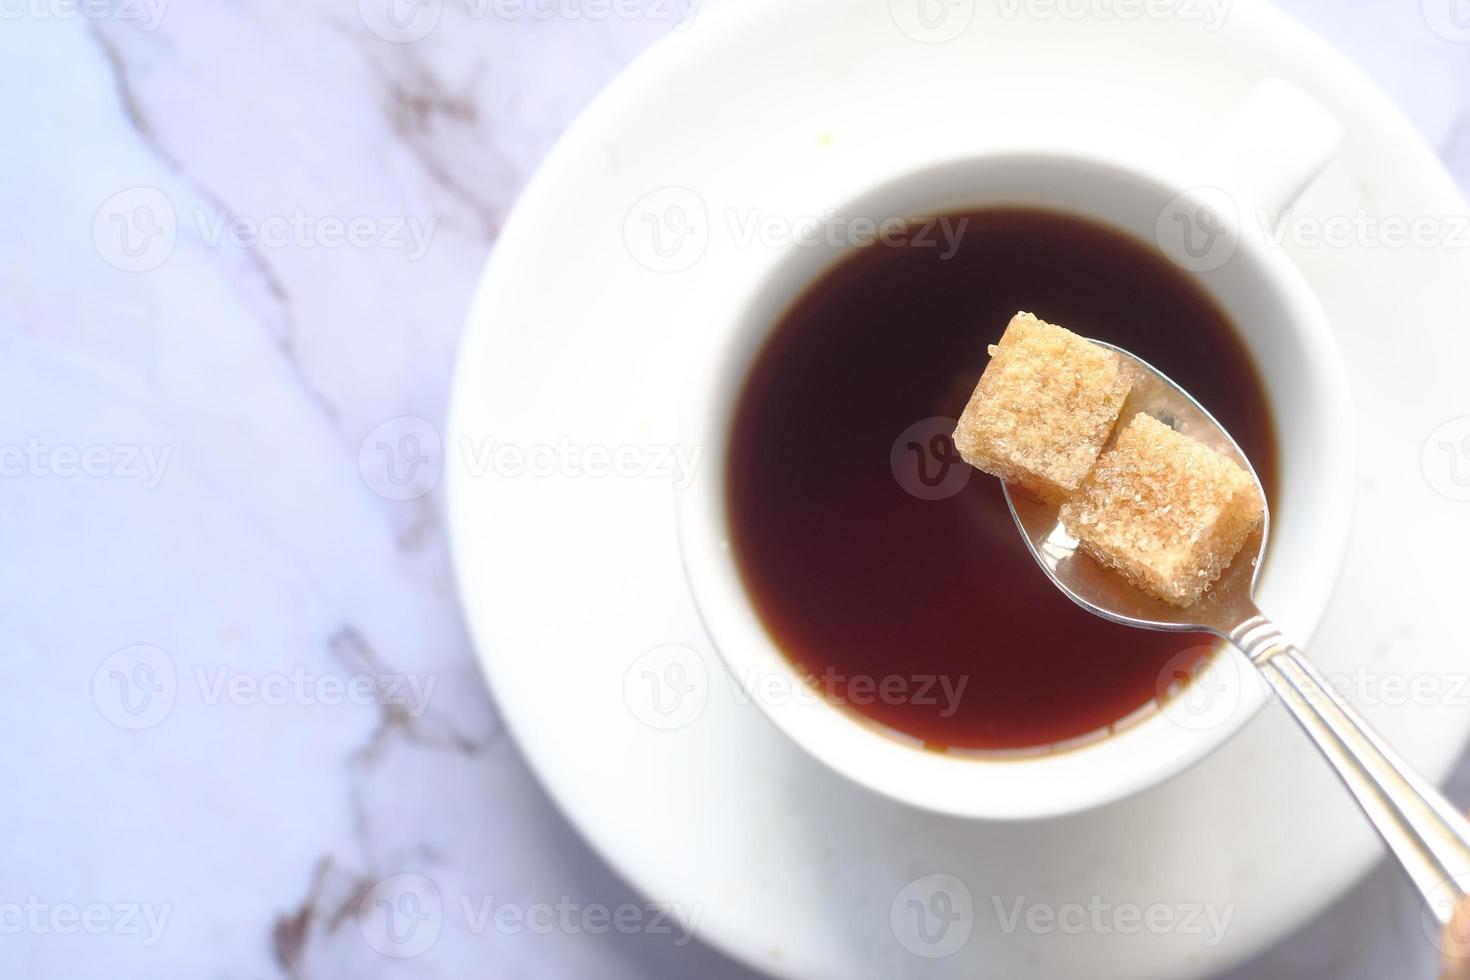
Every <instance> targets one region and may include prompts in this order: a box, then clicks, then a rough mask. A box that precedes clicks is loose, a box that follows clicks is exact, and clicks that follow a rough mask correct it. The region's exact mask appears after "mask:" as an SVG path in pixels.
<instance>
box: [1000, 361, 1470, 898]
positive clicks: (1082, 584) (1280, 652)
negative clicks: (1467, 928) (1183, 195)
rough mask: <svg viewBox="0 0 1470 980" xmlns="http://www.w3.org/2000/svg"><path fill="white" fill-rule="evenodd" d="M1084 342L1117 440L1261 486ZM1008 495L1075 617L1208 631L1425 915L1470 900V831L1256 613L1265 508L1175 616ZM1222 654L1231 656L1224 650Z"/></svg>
mask: <svg viewBox="0 0 1470 980" xmlns="http://www.w3.org/2000/svg"><path fill="white" fill-rule="evenodd" d="M1093 343H1095V344H1098V346H1100V347H1106V348H1108V349H1109V350H1112V351H1114V352H1115V353H1117V354H1118V356H1119V357H1121V358H1122V359H1123V363H1124V367H1125V369H1126V370H1127V371H1128V372H1129V373H1130V374H1131V375H1132V377H1133V389H1132V391H1131V392H1130V394H1129V396H1128V399H1127V400H1126V401H1125V402H1124V404H1123V410H1122V414H1121V416H1120V421H1119V424H1118V425H1117V426H1116V427H1115V436H1114V438H1116V430H1117V429H1121V428H1123V426H1124V425H1126V423H1127V420H1128V419H1131V418H1132V417H1133V416H1134V415H1135V414H1136V413H1138V412H1146V413H1148V414H1149V415H1152V416H1153V417H1155V418H1156V419H1158V420H1159V421H1161V422H1165V423H1167V424H1168V425H1170V426H1172V427H1173V428H1174V429H1175V431H1177V432H1180V433H1183V434H1184V435H1186V436H1189V437H1190V438H1192V439H1196V440H1198V441H1200V442H1202V443H1204V444H1205V445H1207V446H1209V447H1210V448H1212V449H1214V450H1216V451H1217V452H1220V453H1223V454H1224V455H1226V456H1229V457H1230V458H1231V459H1234V460H1235V461H1236V462H1237V463H1239V464H1240V465H1241V467H1242V468H1244V469H1245V471H1246V472H1247V473H1249V474H1250V475H1251V478H1252V479H1254V480H1255V481H1256V486H1257V488H1258V489H1259V488H1260V484H1261V481H1260V478H1259V477H1258V476H1257V475H1256V471H1255V468H1254V467H1253V466H1251V463H1250V460H1249V459H1247V458H1246V456H1245V454H1244V453H1243V452H1241V450H1240V447H1239V446H1238V445H1236V443H1235V440H1234V439H1232V438H1230V434H1229V433H1228V432H1226V431H1225V429H1224V427H1222V426H1221V425H1220V423H1219V422H1217V421H1215V419H1214V417H1213V416H1211V415H1210V413H1209V412H1207V411H1206V410H1205V409H1204V407H1203V406H1202V405H1200V404H1199V403H1198V402H1197V401H1195V400H1194V399H1193V398H1192V397H1190V395H1189V393H1188V392H1186V391H1185V390H1184V389H1182V388H1180V387H1179V386H1178V385H1177V384H1175V383H1174V382H1173V381H1171V380H1170V379H1169V378H1168V377H1167V376H1166V375H1164V374H1163V373H1162V372H1160V371H1159V370H1158V369H1157V368H1154V367H1153V366H1152V365H1150V364H1149V363H1148V362H1146V361H1144V360H1142V359H1141V358H1138V357H1135V356H1133V355H1132V354H1130V353H1128V352H1127V351H1125V350H1120V349H1119V348H1117V347H1114V346H1112V345H1111V344H1104V343H1101V342H1099V341H1093ZM1106 448H1107V446H1104V449H1106ZM1005 495H1006V502H1007V503H1008V504H1009V505H1010V509H1011V516H1012V517H1013V518H1014V519H1015V522H1016V527H1017V528H1018V529H1019V530H1020V532H1021V536H1022V537H1023V538H1024V539H1025V541H1026V544H1027V547H1028V548H1029V549H1030V551H1031V554H1032V556H1033V557H1034V558H1035V559H1036V561H1037V563H1038V564H1040V565H1041V567H1042V569H1043V570H1044V571H1045V572H1046V574H1047V576H1048V577H1050V578H1051V580H1052V582H1054V583H1055V584H1056V586H1057V588H1059V589H1061V590H1062V592H1063V593H1064V594H1066V596H1067V597H1068V598H1070V599H1071V600H1072V601H1073V602H1075V603H1077V604H1078V605H1079V606H1081V607H1082V608H1084V609H1086V610H1088V611H1089V612H1092V613H1094V614H1096V615H1098V616H1102V617H1103V618H1105V619H1110V620H1112V621H1113V622H1115V623H1122V624H1123V625H1125V626H1136V627H1139V628H1140V629H1151V630H1173V631H1188V632H1210V633H1215V634H1217V635H1219V636H1222V637H1225V638H1226V639H1227V640H1229V641H1230V643H1231V644H1232V645H1234V647H1235V648H1236V649H1237V650H1239V652H1240V653H1241V654H1244V655H1245V657H1246V658H1248V659H1249V661H1250V663H1251V664H1253V665H1254V666H1255V667H1256V668H1257V669H1259V670H1260V671H1261V673H1262V674H1263V675H1264V676H1265V678H1266V680H1267V681H1268V682H1269V683H1270V685H1271V687H1272V689H1273V690H1275V692H1276V693H1277V695H1278V696H1279V697H1280V698H1281V701H1282V703H1283V704H1285V706H1286V707H1287V709H1288V710H1290V711H1291V713H1292V715H1293V716H1294V717H1295V718H1296V720H1297V722H1298V723H1300V725H1301V726H1302V728H1303V729H1304V730H1305V731H1306V732H1307V734H1308V735H1310V736H1311V737H1312V740H1313V741H1314V742H1315V743H1316V745H1317V748H1318V749H1319V750H1320V751H1321V752H1322V754H1323V756H1325V757H1326V758H1327V761H1328V762H1330V763H1331V764H1332V766H1333V768H1334V769H1335V770H1336V771H1337V774H1338V776H1339V777H1340V778H1341V779H1342V781H1343V784H1344V785H1345V786H1346V787H1347V789H1348V791H1349V792H1350V793H1351V794H1352V795H1353V797H1354V798H1355V799H1356V800H1357V802H1358V804H1359V806H1361V807H1362V808H1363V811H1364V813H1366V814H1367V816H1368V818H1369V820H1371V821H1372V823H1373V826H1374V828H1375V829H1376V830H1377V831H1378V833H1379V836H1380V837H1382V838H1383V840H1384V842H1385V843H1386V844H1387V845H1388V847H1389V850H1391V851H1392V852H1393V854H1394V856H1395V857H1397V858H1398V859H1399V861H1400V863H1401V864H1402V865H1403V867H1404V870H1405V871H1406V872H1407V873H1408V875H1409V877H1410V878H1411V879H1412V880H1413V882H1414V884H1415V886H1416V887H1417V888H1418V889H1419V892H1420V894H1421V895H1422V896H1423V897H1424V900H1425V902H1426V905H1427V906H1428V909H1429V912H1430V913H1431V914H1432V915H1433V916H1434V918H1435V919H1437V920H1438V921H1439V922H1441V923H1448V922H1449V921H1450V919H1451V917H1452V916H1453V914H1454V911H1455V909H1456V907H1457V906H1458V905H1459V904H1460V903H1461V902H1463V901H1464V900H1465V897H1466V895H1467V894H1470V823H1467V821H1466V820H1465V818H1464V817H1463V816H1461V815H1460V813H1459V812H1458V811H1457V810H1456V809H1455V808H1454V807H1453V806H1452V805H1451V804H1450V803H1449V802H1448V801H1447V800H1446V799H1445V798H1444V796H1443V795H1441V794H1440V792H1439V791H1438V790H1436V789H1435V788H1434V787H1433V786H1432V785H1430V784H1429V782H1428V781H1427V780H1425V779H1424V778H1423V777H1422V776H1420V775H1419V774H1418V773H1416V772H1415V771H1414V770H1413V768H1412V767H1411V766H1409V764H1408V763H1407V762H1406V761H1405V760H1404V759H1403V758H1402V757H1400V756H1399V755H1398V753H1397V752H1395V751H1394V750H1393V749H1392V748H1391V747H1389V745H1388V744H1387V743H1386V742H1384V741H1383V739H1382V737H1381V736H1379V735H1378V734H1377V733H1376V732H1374V731H1373V729H1372V728H1371V727H1370V726H1369V725H1368V723H1367V722H1366V721H1364V720H1363V718H1362V717H1361V716H1360V715H1359V714H1358V712H1357V710H1356V709H1355V708H1353V707H1352V706H1351V705H1349V704H1348V703H1347V701H1346V700H1345V699H1344V698H1343V697H1342V696H1341V695H1340V694H1338V693H1337V691H1335V690H1334V689H1333V688H1332V687H1331V686H1330V685H1329V684H1328V683H1327V682H1326V681H1325V680H1324V679H1323V678H1322V676H1321V674H1319V673H1318V672H1317V670H1316V669H1315V668H1314V667H1313V666H1312V665H1311V663H1310V662H1309V661H1308V660H1307V659H1306V657H1305V656H1304V655H1303V654H1302V652H1301V651H1300V650H1298V649H1297V648H1296V647H1295V646H1294V645H1293V644H1292V643H1291V641H1290V640H1288V639H1287V638H1286V636H1285V635H1284V634H1283V633H1282V631H1281V630H1280V629H1279V628H1277V626H1276V625H1275V624H1274V623H1272V622H1271V620H1270V619H1268V618H1267V617H1266V616H1265V615H1263V614H1262V613H1261V611H1260V610H1259V609H1258V608H1256V603H1255V599H1254V597H1253V592H1254V589H1255V584H1256V578H1257V576H1258V575H1259V574H1260V571H1261V564H1262V562H1263V561H1264V559H1265V555H1266V542H1267V539H1268V538H1269V536H1270V512H1269V510H1268V511H1267V513H1266V516H1265V519H1263V520H1262V521H1261V524H1260V527H1259V528H1258V529H1257V530H1256V531H1255V532H1254V534H1253V535H1252V537H1251V538H1249V539H1247V541H1246V542H1245V545H1244V546H1243V547H1242V548H1241V549H1240V551H1239V552H1238V553H1237V554H1236V556H1235V560H1234V561H1233V562H1232V563H1231V564H1230V566H1229V567H1228V568H1226V569H1225V570H1224V571H1223V572H1222V573H1221V574H1220V578H1219V579H1218V580H1217V581H1216V582H1215V584H1214V586H1213V587H1212V588H1211V589H1210V590H1209V591H1208V592H1206V593H1205V594H1204V596H1202V597H1201V598H1200V599H1199V600H1198V601H1197V602H1195V603H1194V604H1193V605H1190V606H1186V607H1182V608H1181V607H1179V606H1174V605H1171V604H1169V603H1167V602H1164V601H1163V600H1161V599H1157V598H1155V597H1153V596H1151V595H1149V594H1148V593H1146V592H1144V591H1143V590H1142V589H1139V588H1137V587H1135V586H1134V585H1132V584H1131V583H1129V582H1128V581H1127V580H1126V579H1124V578H1123V577H1122V576H1120V575H1118V574H1117V573H1115V572H1113V571H1111V570H1109V569H1106V568H1104V567H1102V566H1101V565H1099V564H1098V563H1097V562H1095V561H1093V560H1092V558H1090V557H1089V556H1088V555H1086V554H1085V553H1083V552H1081V551H1079V550H1078V547H1077V539H1076V538H1074V537H1072V536H1071V535H1070V534H1068V533H1067V530H1066V528H1064V527H1063V526H1062V524H1061V521H1060V520H1059V519H1058V511H1059V509H1060V506H1059V505H1058V504H1054V503H1053V504H1043V503H1038V502H1036V501H1034V500H1031V499H1029V498H1027V497H1025V496H1022V495H1020V494H1015V493H1012V492H1011V489H1010V487H1009V486H1007V487H1006V491H1005ZM1262 499H1263V500H1264V499H1265V495H1264V493H1262ZM1220 655H1221V656H1232V655H1234V654H1232V652H1231V651H1229V650H1226V651H1222V652H1221V654H1220Z"/></svg>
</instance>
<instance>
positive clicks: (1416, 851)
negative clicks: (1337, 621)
mask: <svg viewBox="0 0 1470 980" xmlns="http://www.w3.org/2000/svg"><path fill="white" fill-rule="evenodd" d="M1230 640H1231V642H1232V643H1234V644H1235V645H1236V646H1237V647H1239V648H1240V649H1241V650H1242V651H1243V652H1244V653H1245V654H1246V655H1247V656H1249V657H1250V658H1251V661H1252V662H1253V663H1254V664H1255V665H1256V666H1257V667H1258V668H1259V669H1260V670H1261V672H1262V673H1263V674H1264V675H1265V677H1266V679H1267V681H1269V682H1270V684H1271V686H1272V687H1273V688H1275V690H1276V693H1277V694H1278V695H1280V696H1281V699H1282V700H1283V701H1284V702H1285V703H1286V706H1287V707H1288V708H1290V709H1291V713H1292V714H1293V715H1294V716H1296V720H1297V721H1298V722H1299V723H1300V724H1301V726H1302V728H1304V729H1306V731H1307V734H1308V735H1310V736H1312V740H1313V741H1315V742H1316V743H1317V748H1319V749H1320V750H1321V751H1322V754H1323V755H1324V756H1326V757H1327V761H1329V762H1331V763H1332V766H1333V768H1335V769H1336V770H1337V774H1338V775H1339V776H1340V777H1341V778H1342V781H1343V782H1344V783H1345V784H1346V785H1347V788H1348V789H1349V790H1350V791H1351V792H1352V794H1353V796H1355V797H1356V798H1357V800H1358V803H1359V804H1360V805H1361V806H1362V808H1363V810H1364V812H1366V813H1367V814H1368V819H1370V820H1371V821H1373V826H1374V827H1375V828H1377V830H1378V833H1379V835H1380V836H1382V838H1383V840H1384V843H1386V844H1387V845H1388V846H1389V849H1390V850H1392V851H1393V853H1394V855H1395V856H1396V857H1398V859H1399V861H1400V862H1402V863H1403V866H1404V869H1405V870H1406V871H1408V873H1409V877H1410V878H1412V879H1413V881H1414V884H1415V885H1416V886H1417V887H1418V889H1419V891H1420V893H1422V894H1423V896H1424V899H1425V901H1426V902H1427V903H1428V905H1429V908H1430V910H1431V911H1432V912H1433V913H1434V915H1435V916H1436V917H1437V918H1438V919H1439V921H1440V922H1442V923H1445V922H1448V921H1449V919H1450V916H1451V915H1452V914H1453V912H1454V908H1455V904H1456V903H1457V902H1458V901H1459V900H1460V898H1461V897H1462V896H1464V895H1465V894H1466V892H1467V890H1470V822H1467V821H1466V819H1465V818H1464V817H1463V816H1461V815H1460V813H1459V811H1458V810H1456V809H1455V808H1454V806H1453V805H1451V804H1450V802H1449V801H1448V800H1446V799H1445V798H1444V796H1443V795H1442V794H1441V793H1440V792H1439V791H1438V790H1437V789H1435V788H1434V787H1433V786H1431V785H1430V784H1429V782H1428V781H1427V780H1426V779H1424V777H1422V776H1420V775H1419V774H1418V773H1417V772H1415V771H1414V770H1413V769H1412V768H1411V767H1410V766H1409V765H1408V763H1406V762H1405V761H1404V760H1403V758H1402V757H1401V756H1400V755H1399V754H1398V753H1397V752H1395V751H1394V750H1393V749H1392V748H1390V747H1389V746H1388V744H1387V743H1385V742H1384V741H1383V739H1382V738H1381V737H1380V736H1379V735H1378V734H1377V733H1376V732H1375V731H1373V729H1372V728H1371V727H1369V725H1368V723H1367V722H1366V721H1364V720H1363V719H1362V717H1361V716H1360V715H1359V714H1358V712H1357V711H1356V709H1354V708H1353V707H1352V706H1351V705H1349V704H1348V703H1347V702H1346V701H1345V700H1343V698H1342V697H1341V696H1340V695H1339V694H1338V693H1337V692H1336V691H1335V690H1333V689H1332V687H1331V686H1330V685H1328V683H1327V682H1326V681H1325V680H1324V679H1323V678H1322V675H1321V674H1319V673H1317V670H1316V668H1314V667H1313V666H1312V665H1311V664H1310V663H1308V662H1307V660H1306V658H1305V657H1303V656H1302V654H1301V651H1299V650H1298V649H1297V648H1296V647H1294V646H1293V645H1292V644H1291V643H1290V641H1288V640H1287V639H1286V638H1285V636H1283V635H1282V633H1281V631H1280V630H1279V629H1277V628H1276V626H1275V625H1274V624H1272V623H1271V622H1270V621H1269V620H1267V619H1266V618H1265V617H1264V616H1259V615H1258V616H1254V617H1252V618H1251V619H1249V620H1247V621H1246V622H1245V623H1243V624H1241V626H1239V627H1238V628H1236V629H1235V630H1234V631H1232V632H1231V634H1230Z"/></svg>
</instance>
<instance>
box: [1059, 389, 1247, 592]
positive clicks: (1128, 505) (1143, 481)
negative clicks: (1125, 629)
mask: <svg viewBox="0 0 1470 980" xmlns="http://www.w3.org/2000/svg"><path fill="white" fill-rule="evenodd" d="M1264 513H1265V503H1264V501H1262V499H1261V495H1260V491H1259V489H1258V488H1257V486H1256V482H1255V480H1253V479H1252V478H1251V476H1250V474H1249V473H1247V472H1246V471H1245V470H1243V469H1241V467H1240V466H1239V465H1238V464H1236V462H1235V461H1234V460H1232V459H1229V458H1228V457H1226V456H1222V455H1221V454H1220V453H1217V452H1215V450H1213V449H1211V448H1210V447H1209V446H1206V445H1205V444H1204V443H1201V442H1197V441H1195V440H1194V439H1191V438H1189V437H1188V436H1184V435H1180V434H1179V433H1178V432H1175V431H1174V430H1173V429H1171V428H1169V427H1168V426H1167V425H1165V424H1164V423H1162V422H1160V421H1158V420H1157V419H1155V418H1153V417H1151V416H1148V415H1144V414H1142V413H1140V414H1138V415H1135V416H1133V418H1132V419H1131V420H1130V421H1129V423H1128V425H1127V426H1126V427H1125V428H1124V429H1123V430H1122V431H1121V432H1120V433H1118V438H1117V440H1116V441H1115V442H1114V444H1113V446H1112V448H1110V449H1109V450H1108V451H1107V452H1105V453H1103V454H1102V456H1101V458H1099V459H1098V461H1097V466H1095V467H1094V468H1093V470H1092V472H1091V473H1089V474H1088V476H1087V479H1086V480H1084V481H1083V482H1082V486H1081V487H1080V488H1079V489H1078V491H1077V494H1076V496H1074V497H1072V499H1070V500H1068V501H1067V502H1066V503H1065V504H1063V505H1062V510H1061V518H1062V524H1063V525H1064V526H1065V527H1066V529H1067V533H1069V534H1071V535H1072V536H1073V537H1075V538H1077V539H1078V541H1079V542H1080V543H1081V547H1082V550H1083V551H1085V552H1086V553H1087V554H1089V555H1091V556H1092V557H1093V558H1095V559H1096V560H1097V561H1099V562H1101V563H1102V564H1104V565H1106V566H1108V567H1109V568H1113V569H1116V570H1117V571H1118V572H1120V573H1121V574H1122V575H1123V577H1124V578H1126V579H1128V580H1129V581H1130V582H1132V583H1133V584H1134V585H1137V586H1139V587H1140V588H1142V589H1144V590H1146V591H1148V592H1150V593H1152V594H1154V595H1156V596H1158V597H1159V598H1160V599H1163V600H1164V601H1166V602H1170V603H1173V604H1174V605H1176V606H1188V605H1192V604H1193V603H1194V602H1195V601H1196V600H1198V599H1199V597H1200V596H1202V595H1204V593H1205V592H1206V591H1207V590H1208V589H1209V588H1210V586H1211V585H1212V584H1213V583H1214V581H1215V579H1217V578H1218V577H1219V576H1220V573H1221V572H1222V571H1224V570H1225V569H1226V568H1227V567H1228V566H1229V565H1230V563H1231V561H1233V560H1234V559H1235V555H1236V552H1238V551H1240V547H1241V545H1243V544H1244V543H1245V539H1246V538H1247V537H1248V536H1249V535H1250V533H1251V532H1252V531H1254V530H1255V529H1256V526H1257V525H1258V524H1260V523H1261V516H1262V514H1264Z"/></svg>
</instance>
